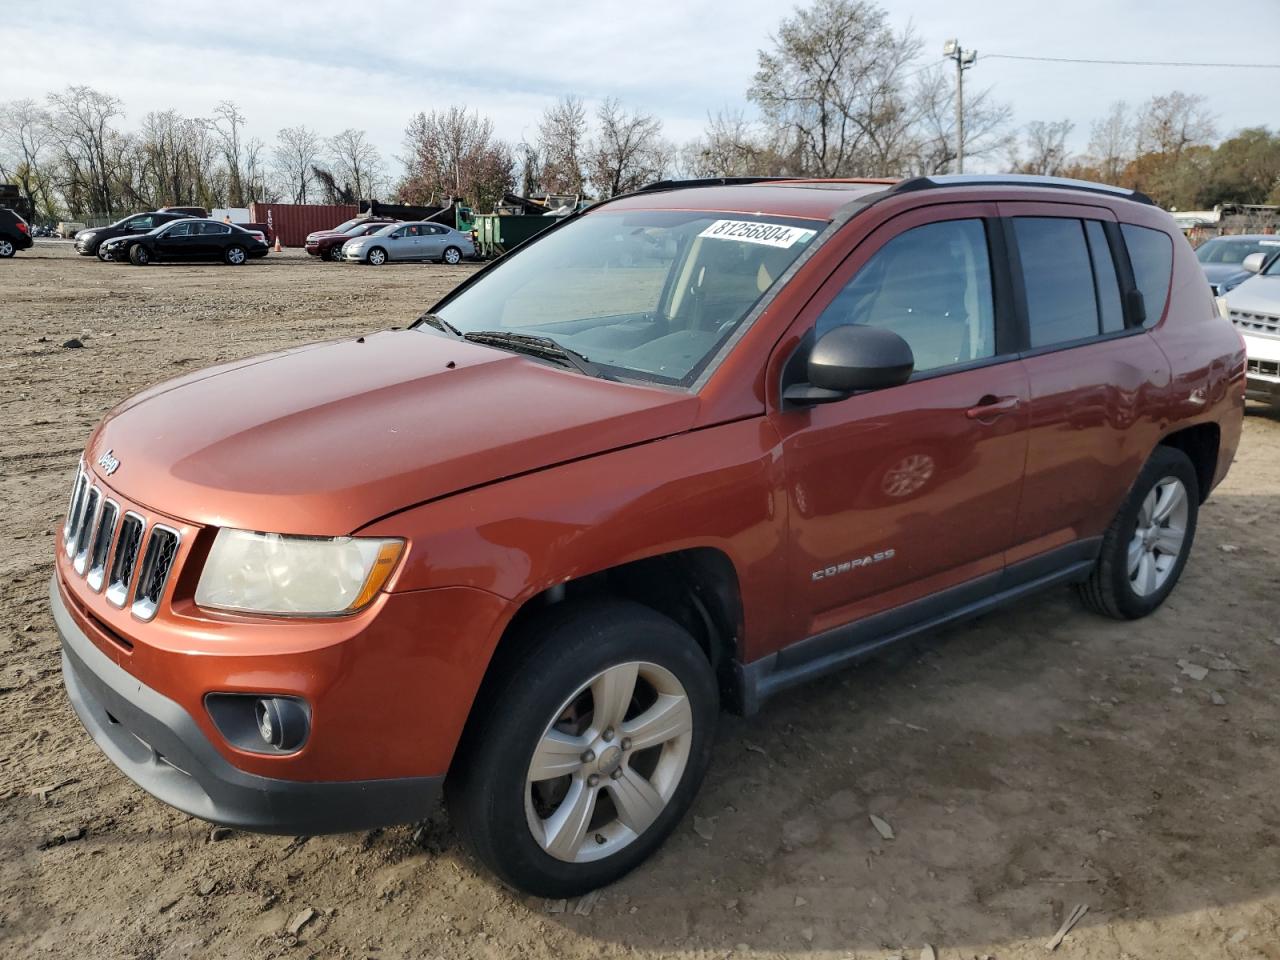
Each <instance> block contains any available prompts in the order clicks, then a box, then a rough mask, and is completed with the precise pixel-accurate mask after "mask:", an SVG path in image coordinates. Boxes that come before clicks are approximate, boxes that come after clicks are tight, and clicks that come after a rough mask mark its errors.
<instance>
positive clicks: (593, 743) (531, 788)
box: [445, 601, 719, 898]
mask: <svg viewBox="0 0 1280 960" xmlns="http://www.w3.org/2000/svg"><path fill="white" fill-rule="evenodd" d="M507 643H508V646H507V647H506V648H505V649H506V650H508V651H515V652H514V653H513V654H509V655H507V656H505V657H502V656H501V655H500V656H499V658H497V659H496V660H495V664H494V666H493V667H491V671H493V672H492V674H491V677H490V678H489V679H487V680H486V682H485V686H484V688H483V689H482V691H481V695H480V696H478V697H477V698H476V702H475V705H474V706H473V708H472V714H471V719H470V720H469V721H468V725H467V730H466V732H465V733H464V735H463V738H462V742H461V743H460V744H459V746H458V751H457V754H456V756H457V761H456V762H455V764H454V767H453V769H452V770H450V772H449V776H448V778H447V779H446V780H445V802H446V803H447V805H448V808H449V815H450V818H451V819H452V821H453V824H454V826H455V827H456V828H457V830H458V833H459V835H460V836H461V838H462V840H463V841H464V843H465V844H466V845H467V847H468V848H469V849H470V850H471V851H472V853H473V854H474V855H475V856H476V858H477V859H478V860H479V861H480V862H481V863H483V864H484V865H485V866H486V867H488V868H489V869H490V870H492V871H493V872H494V873H495V874H497V875H498V877H499V878H500V879H502V880H503V881H504V882H506V883H508V884H510V885H511V886H512V887H515V888H516V889H518V890H523V891H525V892H526V893H530V894H533V895H535V896H542V897H553V898H560V897H573V896H578V895H580V894H582V893H585V892H587V891H589V890H593V889H595V888H596V887H600V886H604V885H605V884H608V883H612V882H613V881H615V880H617V879H618V878H620V877H622V876H623V875H624V874H626V873H628V872H629V871H631V870H633V869H634V868H635V867H637V866H639V865H640V864H641V863H642V862H644V860H645V859H647V858H648V857H649V856H650V855H651V854H652V853H653V852H654V851H655V850H657V848H658V847H659V846H660V845H661V844H662V842H663V841H664V840H665V839H666V838H667V836H668V835H669V834H670V833H671V831H672V830H673V829H675V827H676V825H677V823H679V821H680V818H681V817H682V816H683V815H684V813H685V811H686V810H687V809H688V808H689V806H690V804H691V803H692V801H693V797H694V795H695V794H696V793H697V791H698V787H699V785H700V784H701V782H702V777H703V774H704V773H705V772H706V769H707V766H708V765H709V764H710V761H711V751H712V747H713V743H714V739H715V726H716V719H717V716H718V713H719V692H718V688H717V685H716V677H715V673H714V672H713V671H712V669H711V665H710V663H709V662H708V661H707V658H706V656H705V655H704V653H703V652H702V650H701V649H700V648H699V646H698V644H697V642H696V641H695V640H694V638H693V637H691V636H690V635H689V634H688V632H686V631H685V630H684V629H683V628H682V627H680V626H679V625H678V624H677V623H675V622H674V621H672V620H669V619H668V618H666V617H664V616H662V615H661V614H659V613H657V612H655V611H653V610H651V609H650V608H648V607H644V606H641V605H639V604H636V603H631V602H626V601H596V602H591V603H584V604H574V603H566V604H562V605H559V606H556V607H552V608H550V609H549V610H548V611H546V613H545V614H544V615H542V616H538V617H535V618H534V619H532V620H530V621H529V622H528V623H527V624H526V625H525V626H524V628H523V629H521V630H520V636H518V637H512V638H510V639H509V640H508V641H507ZM588 704H589V706H588ZM633 737H634V739H633ZM642 744H644V745H642ZM579 748H581V751H582V752H580V749H579ZM633 763H634V766H633ZM548 768H549V769H548ZM539 774H543V775H539ZM615 798H616V799H615ZM575 815H576V816H575Z"/></svg>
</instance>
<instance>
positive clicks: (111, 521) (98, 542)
mask: <svg viewBox="0 0 1280 960" xmlns="http://www.w3.org/2000/svg"><path fill="white" fill-rule="evenodd" d="M119 519H120V505H119V504H118V503H116V502H115V501H114V500H103V501H102V518H101V519H100V520H99V521H98V532H97V533H95V534H94V535H93V544H92V546H90V548H89V572H88V573H87V574H86V575H85V580H86V581H87V582H88V584H89V589H90V590H92V591H93V592H94V593H97V592H98V591H99V590H101V589H102V583H103V581H104V580H106V579H107V555H108V554H110V553H111V541H112V540H113V539H115V534H116V521H117V520H119Z"/></svg>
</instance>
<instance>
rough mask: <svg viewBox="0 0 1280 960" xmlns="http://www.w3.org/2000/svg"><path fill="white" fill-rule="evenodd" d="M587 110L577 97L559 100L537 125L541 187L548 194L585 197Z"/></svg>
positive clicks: (546, 111)
mask: <svg viewBox="0 0 1280 960" xmlns="http://www.w3.org/2000/svg"><path fill="white" fill-rule="evenodd" d="M586 146H587V108H586V107H585V106H584V105H583V103H582V100H581V98H579V97H570V96H566V97H561V98H560V99H559V100H558V101H556V103H555V104H554V105H552V106H550V107H547V109H546V110H544V111H543V112H542V119H541V120H539V121H538V153H539V154H540V156H541V160H542V170H541V181H542V187H543V189H544V190H546V191H547V192H548V193H561V194H569V193H573V194H582V193H585V192H586V191H585V187H584V182H585V180H586V175H585V173H584V172H583V166H584V162H585V157H584V153H585V151H586Z"/></svg>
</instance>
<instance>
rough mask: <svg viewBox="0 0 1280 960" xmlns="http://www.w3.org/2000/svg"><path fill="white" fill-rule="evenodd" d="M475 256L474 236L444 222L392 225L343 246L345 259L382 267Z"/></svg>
mask: <svg viewBox="0 0 1280 960" xmlns="http://www.w3.org/2000/svg"><path fill="white" fill-rule="evenodd" d="M475 255H476V248H475V245H474V244H473V243H472V242H471V235H470V234H466V233H463V232H462V231H461V230H454V229H453V228H451V227H446V226H445V225H444V224H442V223H390V224H387V226H385V227H383V228H382V229H381V230H379V231H377V232H376V233H371V234H369V235H368V236H367V237H356V238H354V239H352V240H348V241H347V242H346V243H345V244H343V246H342V259H344V260H347V261H350V262H353V263H369V264H372V265H373V266H375V267H380V266H382V264H384V263H386V262H387V261H388V260H436V261H439V262H440V263H459V262H460V261H462V260H463V259H464V258H466V257H474V256H475Z"/></svg>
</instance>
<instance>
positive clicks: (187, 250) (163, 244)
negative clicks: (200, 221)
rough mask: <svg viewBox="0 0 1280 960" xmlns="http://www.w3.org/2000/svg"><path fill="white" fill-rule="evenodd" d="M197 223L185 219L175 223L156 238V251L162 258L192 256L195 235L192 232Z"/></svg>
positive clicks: (185, 257)
mask: <svg viewBox="0 0 1280 960" xmlns="http://www.w3.org/2000/svg"><path fill="white" fill-rule="evenodd" d="M195 227H196V223H195V222H193V221H190V220H183V221H179V222H178V223H175V224H174V225H173V226H171V227H170V228H169V229H168V230H166V231H164V233H162V234H160V236H159V237H157V238H156V253H157V254H159V256H160V259H162V260H186V259H187V258H188V257H190V256H191V246H192V244H193V243H194V242H195V239H196V238H195V237H193V236H192V235H191V234H192V232H193V230H194V229H195Z"/></svg>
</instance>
